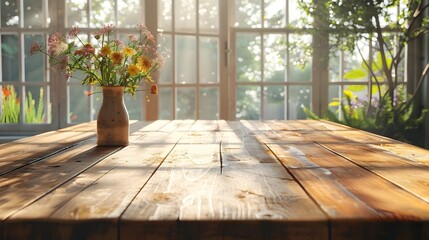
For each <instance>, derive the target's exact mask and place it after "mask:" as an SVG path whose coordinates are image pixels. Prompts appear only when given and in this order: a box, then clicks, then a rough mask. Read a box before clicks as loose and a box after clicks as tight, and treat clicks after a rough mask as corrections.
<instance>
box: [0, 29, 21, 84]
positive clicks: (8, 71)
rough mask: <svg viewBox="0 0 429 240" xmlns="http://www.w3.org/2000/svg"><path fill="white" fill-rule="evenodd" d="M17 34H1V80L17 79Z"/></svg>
mask: <svg viewBox="0 0 429 240" xmlns="http://www.w3.org/2000/svg"><path fill="white" fill-rule="evenodd" d="M18 49H19V42H18V35H1V53H2V55H1V66H2V69H1V70H2V81H3V82H18V81H19V58H18Z"/></svg>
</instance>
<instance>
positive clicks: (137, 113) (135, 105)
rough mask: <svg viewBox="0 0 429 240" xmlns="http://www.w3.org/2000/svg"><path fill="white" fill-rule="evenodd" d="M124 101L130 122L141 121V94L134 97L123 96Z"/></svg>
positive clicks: (138, 93) (129, 95)
mask: <svg viewBox="0 0 429 240" xmlns="http://www.w3.org/2000/svg"><path fill="white" fill-rule="evenodd" d="M145 94H146V93H145ZM124 100H125V105H126V106H127V111H128V116H129V118H130V120H143V119H142V117H143V113H142V112H143V107H144V106H143V93H142V92H137V93H136V95H135V96H132V95H131V94H125V95H124Z"/></svg>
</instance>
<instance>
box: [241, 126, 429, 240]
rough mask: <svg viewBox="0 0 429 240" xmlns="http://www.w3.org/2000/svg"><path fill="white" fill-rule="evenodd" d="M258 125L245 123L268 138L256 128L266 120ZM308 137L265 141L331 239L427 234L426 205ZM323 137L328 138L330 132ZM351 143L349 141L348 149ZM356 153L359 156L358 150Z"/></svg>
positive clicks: (428, 214) (428, 210)
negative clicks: (327, 223) (318, 212)
mask: <svg viewBox="0 0 429 240" xmlns="http://www.w3.org/2000/svg"><path fill="white" fill-rule="evenodd" d="M259 125H261V124H259V123H257V122H249V123H248V125H247V127H248V128H249V129H250V130H251V131H254V132H255V133H257V137H258V138H259V139H267V136H262V135H264V134H265V132H264V131H261V130H260V129H261V128H262V129H266V127H267V125H268V126H269V125H270V124H269V123H268V124H265V125H263V126H259ZM276 127H278V126H276ZM302 129H304V127H303V128H302ZM312 132H313V133H314V132H317V131H312ZM267 133H269V134H272V131H269V130H267ZM281 134H282V137H279V138H280V139H282V138H287V136H288V134H290V135H291V136H292V137H293V138H295V139H296V138H297V135H296V132H291V131H282V132H281ZM260 136H262V137H260ZM312 136H313V135H312V134H311V132H307V131H305V133H304V134H303V136H301V137H302V143H305V144H302V143H301V144H298V143H299V142H300V141H296V143H295V144H294V143H284V142H282V141H281V140H280V141H279V142H278V143H276V142H275V141H276V138H270V141H269V142H266V145H267V146H268V147H269V148H270V149H271V151H273V152H274V154H275V155H276V156H277V158H278V159H279V160H280V161H281V162H282V163H283V164H284V165H285V166H286V167H287V168H288V169H289V171H290V172H291V173H292V175H293V176H294V177H295V178H296V179H297V180H298V181H299V182H300V184H301V185H302V186H303V187H304V188H305V190H306V191H307V192H308V193H309V194H310V195H311V196H312V198H313V199H314V200H315V201H316V202H317V203H318V204H319V205H320V206H321V208H322V209H323V210H324V211H325V212H326V214H328V216H329V217H330V218H331V221H332V226H331V228H332V229H331V234H332V239H388V238H389V237H391V236H392V233H394V234H396V235H397V236H400V237H401V238H400V239H416V238H414V237H415V236H416V235H415V234H416V233H417V234H420V235H418V236H422V237H424V238H418V239H426V238H427V237H428V235H427V231H426V230H425V229H426V228H428V227H429V225H428V223H429V222H428V220H429V205H428V204H427V203H425V202H424V201H422V200H421V199H419V198H417V197H416V196H414V195H412V194H410V193H409V192H407V191H405V190H404V189H402V188H399V187H397V186H396V185H394V184H392V183H391V182H389V181H386V180H385V179H383V178H380V177H378V176H377V175H374V174H373V173H372V172H371V171H368V170H367V169H365V168H362V167H360V166H359V165H356V164H354V163H353V162H350V161H349V160H348V159H346V158H343V157H341V156H340V155H338V154H335V153H333V152H332V151H329V150H328V149H326V148H323V147H321V146H320V145H318V144H317V143H312V142H309V141H308V140H309V139H312V140H313V141H316V142H317V141H319V139H314V138H313V137H312ZM327 138H328V140H329V139H330V136H329V137H327ZM328 140H326V139H322V140H321V141H322V142H325V141H328ZM332 145H335V146H337V145H340V143H336V144H332ZM355 147H356V146H354V145H351V144H348V148H347V149H348V150H347V151H349V152H350V151H352V150H353V149H354V148H355ZM344 151H346V148H345V149H344ZM358 152H360V154H364V153H363V152H362V150H361V151H356V153H358ZM398 220H401V221H404V222H403V223H399V222H398ZM392 228H394V230H392ZM425 232H426V233H425ZM425 234H426V235H425ZM395 239H396V238H395Z"/></svg>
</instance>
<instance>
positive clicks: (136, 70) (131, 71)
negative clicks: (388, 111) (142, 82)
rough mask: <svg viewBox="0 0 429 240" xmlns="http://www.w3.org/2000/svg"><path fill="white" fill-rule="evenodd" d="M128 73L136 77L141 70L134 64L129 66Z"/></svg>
mask: <svg viewBox="0 0 429 240" xmlns="http://www.w3.org/2000/svg"><path fill="white" fill-rule="evenodd" d="M127 71H128V73H129V74H130V76H134V75H137V73H139V68H138V67H137V66H136V65H134V64H132V65H130V66H128V69H127Z"/></svg>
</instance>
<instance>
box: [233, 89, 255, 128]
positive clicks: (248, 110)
mask: <svg viewBox="0 0 429 240" xmlns="http://www.w3.org/2000/svg"><path fill="white" fill-rule="evenodd" d="M260 104H261V88H260V87H258V86H238V87H237V106H236V118H237V119H250V120H259V119H260V109H261V107H260Z"/></svg>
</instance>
